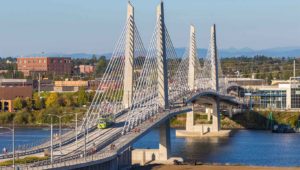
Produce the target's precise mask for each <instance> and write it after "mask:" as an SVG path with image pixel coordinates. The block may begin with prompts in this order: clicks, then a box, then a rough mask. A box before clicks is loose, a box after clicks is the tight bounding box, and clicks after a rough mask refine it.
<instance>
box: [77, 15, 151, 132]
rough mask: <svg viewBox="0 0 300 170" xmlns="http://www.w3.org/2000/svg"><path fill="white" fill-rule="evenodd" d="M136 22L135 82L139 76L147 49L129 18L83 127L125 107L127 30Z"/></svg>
mask: <svg viewBox="0 0 300 170" xmlns="http://www.w3.org/2000/svg"><path fill="white" fill-rule="evenodd" d="M130 24H134V25H133V28H134V62H133V68H134V75H133V82H136V80H137V77H139V70H140V69H141V68H142V66H143V62H144V58H145V56H146V50H145V48H144V46H143V43H142V40H141V38H140V35H139V32H138V29H137V27H136V25H135V23H134V21H133V19H132V18H129V19H128V21H127V22H126V25H125V27H124V28H123V31H122V33H121V36H120V38H119V40H118V42H117V44H116V48H115V49H114V52H113V54H112V56H111V58H110V61H109V63H108V66H107V68H106V70H105V72H104V74H103V76H102V78H101V79H100V80H99V85H98V88H97V90H96V93H95V96H94V98H93V101H92V103H91V105H90V107H89V109H88V110H87V112H86V114H85V117H84V120H83V124H82V128H83V127H84V126H85V125H86V126H87V127H92V126H94V125H96V123H97V120H98V119H99V117H100V116H101V115H103V114H110V115H115V114H117V113H119V112H120V111H122V110H123V109H124V103H122V97H123V93H124V92H123V87H124V83H123V79H124V65H125V62H124V60H125V48H126V47H125V45H126V33H127V32H126V30H127V27H130V26H131V27H130V28H132V25H130Z"/></svg>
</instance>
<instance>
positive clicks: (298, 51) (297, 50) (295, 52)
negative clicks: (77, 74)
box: [29, 47, 300, 59]
mask: <svg viewBox="0 0 300 170" xmlns="http://www.w3.org/2000/svg"><path fill="white" fill-rule="evenodd" d="M175 50H176V53H177V56H179V57H182V56H183V54H184V52H185V48H175ZM96 55H97V56H102V55H104V56H106V57H107V58H110V57H111V55H112V53H104V54H96ZM198 55H199V56H201V57H204V56H206V55H207V49H203V48H199V49H198ZM256 55H265V56H269V57H300V47H278V48H269V49H262V50H254V49H251V48H240V49H238V48H228V49H219V56H220V57H222V58H227V57H239V56H248V57H253V56H256ZM29 56H41V54H32V55H29ZM43 56H50V57H59V56H64V57H71V58H74V59H76V58H92V56H93V54H89V53H72V54H64V53H45V54H43Z"/></svg>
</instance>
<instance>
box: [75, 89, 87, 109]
mask: <svg viewBox="0 0 300 170" xmlns="http://www.w3.org/2000/svg"><path fill="white" fill-rule="evenodd" d="M87 101H88V96H87V94H86V92H85V89H84V87H80V89H79V91H78V98H77V102H78V104H79V106H82V105H85V104H86V103H87Z"/></svg>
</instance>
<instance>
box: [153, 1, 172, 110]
mask: <svg viewBox="0 0 300 170" xmlns="http://www.w3.org/2000/svg"><path fill="white" fill-rule="evenodd" d="M156 17H157V21H158V22H157V25H156V29H157V30H156V33H157V34H156V36H157V37H156V48H157V69H158V71H157V79H158V84H157V86H158V87H157V88H158V101H159V104H160V106H161V107H163V108H165V109H166V108H169V89H168V88H169V86H168V63H167V49H166V28H165V17H164V4H163V2H161V3H160V4H159V5H158V6H157V8H156Z"/></svg>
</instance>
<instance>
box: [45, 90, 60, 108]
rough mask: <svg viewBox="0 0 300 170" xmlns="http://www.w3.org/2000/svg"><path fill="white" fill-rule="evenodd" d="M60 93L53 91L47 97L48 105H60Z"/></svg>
mask: <svg viewBox="0 0 300 170" xmlns="http://www.w3.org/2000/svg"><path fill="white" fill-rule="evenodd" d="M57 100H58V94H57V93H51V94H50V95H49V96H48V97H47V99H46V107H52V106H57V105H58V102H57Z"/></svg>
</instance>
